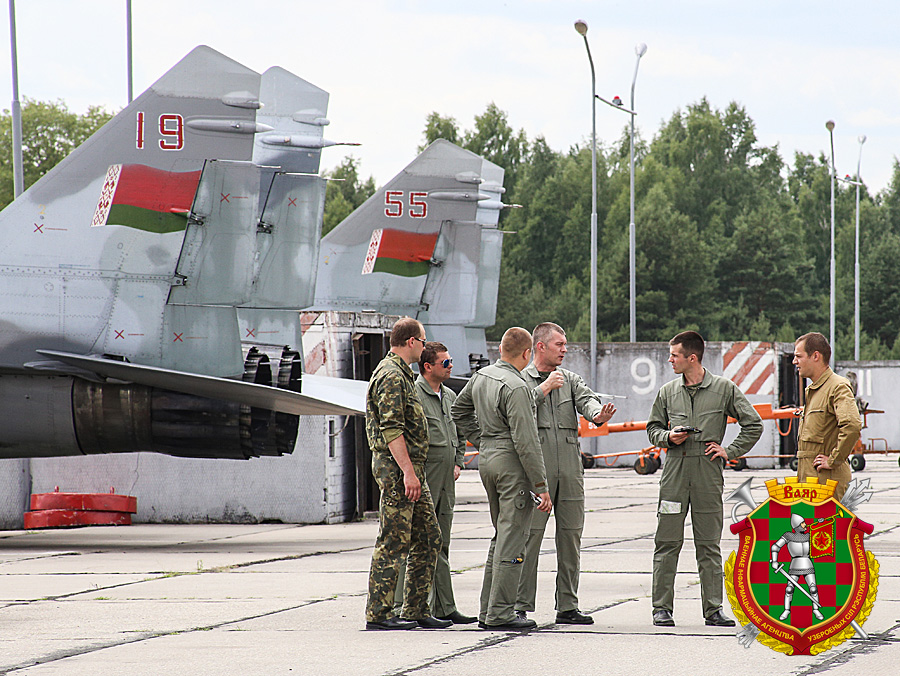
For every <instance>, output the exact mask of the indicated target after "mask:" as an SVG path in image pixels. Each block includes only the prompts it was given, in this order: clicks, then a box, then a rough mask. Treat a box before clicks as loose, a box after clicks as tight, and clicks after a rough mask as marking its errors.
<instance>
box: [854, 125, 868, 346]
mask: <svg viewBox="0 0 900 676" xmlns="http://www.w3.org/2000/svg"><path fill="white" fill-rule="evenodd" d="M865 142H866V137H865V135H862V136H860V137H859V159H858V160H857V161H856V260H855V262H854V268H853V281H854V290H853V301H854V304H853V311H854V316H853V319H854V327H853V330H854V332H855V335H854V339H855V340H854V343H853V359H854V360H855V361H859V187H860V185H862V176H861V175H860V168H861V167H862V147H863V143H865Z"/></svg>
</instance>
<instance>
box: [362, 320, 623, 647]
mask: <svg viewBox="0 0 900 676" xmlns="http://www.w3.org/2000/svg"><path fill="white" fill-rule="evenodd" d="M532 352H534V361H533V363H532ZM565 353H566V337H565V332H564V331H563V329H562V328H561V327H559V326H557V325H556V324H549V323H547V324H541V325H539V326H538V327H537V328H536V329H535V335H534V337H532V335H531V334H529V333H528V331H526V330H524V329H520V328H512V329H510V330H509V331H507V332H506V333H505V334H504V336H503V339H502V340H501V342H500V359H499V360H498V361H497V362H496V363H495V364H492V365H490V366H487V367H485V368H483V369H481V370H480V371H478V373H476V374H475V376H473V378H472V379H471V380H470V381H469V383H468V384H467V385H466V387H465V388H464V389H463V390H462V392H461V393H460V396H459V398H458V399H457V398H456V397H455V396H454V394H453V392H452V391H451V390H450V389H449V388H447V387H446V386H444V385H443V382H444V381H445V380H446V379H447V378H448V377H449V376H450V372H451V369H452V359H451V357H450V355H449V354H448V352H447V348H446V347H445V346H443V345H441V344H440V343H432V342H428V341H427V340H426V337H425V331H424V328H423V327H422V325H421V324H420V323H419V322H418V321H416V320H414V319H410V318H403V319H401V320H399V321H398V322H397V323H396V324H395V325H394V328H393V330H392V332H391V351H390V352H389V353H388V355H387V356H386V357H385V358H384V359H383V360H382V361H381V363H380V364H379V365H378V366H377V367H376V369H375V372H374V373H373V375H372V378H371V380H370V382H369V390H368V393H367V397H366V434H367V438H368V442H369V446H370V448H371V449H372V470H373V474H374V476H375V480H376V482H377V483H378V486H379V488H380V489H381V502H380V510H379V514H380V528H379V534H378V538H377V539H376V542H375V549H374V551H373V554H372V566H371V569H370V574H369V595H368V602H367V607H366V628H367V629H412V628H414V627H422V628H443V627H448V626H450V625H451V624H466V623H470V622H474V621H475V620H476V618H474V617H468V616H465V615H463V614H461V613H460V612H459V611H458V610H457V609H456V606H455V602H454V600H453V591H452V586H451V583H450V569H449V562H448V559H447V556H448V550H449V540H450V527H451V524H452V518H453V505H454V501H455V500H454V491H453V483H452V481H453V480H455V479H456V478H458V476H459V471H460V469H461V467H462V461H463V455H464V453H463V451H464V447H465V440H466V439H468V440H469V441H471V442H472V443H473V445H475V446H476V447H478V449H479V472H480V474H481V478H482V482H483V483H484V486H485V490H486V492H487V494H488V501H489V504H490V512H491V522H492V524H493V526H494V537H493V538H492V539H491V546H490V549H489V552H488V559H487V563H486V565H485V574H484V584H483V586H482V593H481V605H480V609H479V614H478V618H477V620H478V624H479V626H480V627H482V628H489V629H530V628H533V627H534V626H536V624H535V622H534V620H531V619H528V617H527V613H528V612H529V611H533V610H534V602H535V594H536V584H537V557H538V553H539V551H540V543H541V539H542V537H543V534H544V529H545V528H546V524H547V516H546V515H547V514H549V512H550V510H551V509H552V508H553V505H554V504H556V516H557V536H556V539H557V552H558V564H559V565H558V574H557V591H556V607H557V622H559V623H568V624H591V623H593V618H591V617H590V616H589V615H584V614H582V613H581V612H580V611H579V609H578V598H577V593H578V576H579V570H580V545H581V532H582V529H583V526H584V482H583V473H584V469H583V466H582V464H581V455H580V452H579V447H578V414H579V413H580V414H582V415H584V416H585V417H587V418H588V419H590V420H593V421H594V422H595V423H596V424H602V423H604V422H606V421H608V420H609V419H610V418H611V417H612V415H613V414H614V413H615V407H614V406H613V405H612V404H605V405H603V404H600V403H599V402H598V401H597V398H596V396H595V395H594V393H593V392H591V391H590V390H589V389H588V388H587V386H586V385H585V384H584V381H583V380H582V379H581V377H580V376H578V375H577V374H574V373H572V372H570V371H566V370H564V369H561V368H559V366H560V364H561V363H562V360H563V358H564V357H565ZM414 361H417V362H418V363H419V376H418V379H416V378H415V376H414V374H413V372H412V369H411V368H410V366H409V365H410V364H411V363H413V362H414ZM529 364H530V365H529ZM448 468H452V469H448ZM451 479H452V480H451ZM535 504H536V505H537V509H538V516H537V518H536V519H534V520H533V519H532V516H533V511H534V507H535ZM404 562H406V567H405V573H404V571H403V568H404ZM401 573H403V574H401ZM401 598H402V599H403V601H402V607H401V606H400V601H399V599H401ZM398 610H399V612H398Z"/></svg>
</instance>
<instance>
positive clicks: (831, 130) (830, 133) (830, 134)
mask: <svg viewBox="0 0 900 676" xmlns="http://www.w3.org/2000/svg"><path fill="white" fill-rule="evenodd" d="M825 128H826V129H827V130H828V138H829V139H830V141H831V176H830V180H831V292H830V300H829V317H828V328H829V338H828V340H829V342H830V343H831V363H832V364H833V363H835V362H837V358H836V357H835V352H836V351H837V350H836V349H835V348H836V347H837V346H836V345H835V344H834V277H835V274H834V179H835V175H836V174H835V169H834V120H828V122H826V123H825Z"/></svg>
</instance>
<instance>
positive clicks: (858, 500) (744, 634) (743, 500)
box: [725, 478, 872, 648]
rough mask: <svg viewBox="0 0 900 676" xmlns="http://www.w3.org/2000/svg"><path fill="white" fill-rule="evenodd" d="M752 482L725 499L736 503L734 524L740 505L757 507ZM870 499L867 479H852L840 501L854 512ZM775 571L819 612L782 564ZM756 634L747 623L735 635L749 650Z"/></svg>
mask: <svg viewBox="0 0 900 676" xmlns="http://www.w3.org/2000/svg"><path fill="white" fill-rule="evenodd" d="M752 481H753V479H752V478H750V479H747V480H746V481H745V482H744V483H742V484H741V485H740V486H738V487H737V488H735V489H734V490H733V491H732V492H731V493H730V494H729V495H728V497H726V498H725V501H726V502H728V501H731V500H734V501H735V503H736V504H735V505H734V506H733V507H732V508H731V520H732V522H734V523H737V522H738V521H740V519H739V518H738V517H737V510H738V507H740V506H741V505H745V506H746V507H748V508H749V509H750V511H751V512H752V511H753V510H754V509H756V507H757V504H756V500H754V499H753V495H752V494H751V493H750V484H751V483H752ZM871 497H872V490H871V489H870V488H869V479H865V480H864V481H860V480H859V479H854V480H853V481H851V482H850V485H849V486H848V487H847V492H846V493H845V494H844V498H843V500H841V502H842V503H843V505H844V506H845V507H847V509H849V510H850V511H854V510H855V509H856V507H857V506H859V505H861V504H862V503H864V502H867V501H868V500H869V498H871ZM842 514H843V512H842ZM830 518H831V520H832V521H833V520H834V517H830ZM823 522H824V521H823ZM776 563H777V562H776ZM775 570H777V571H778V572H779V573H781V574H782V575H784V576H785V577H786V578H787V579H788V580H790V581H791V584H793V585H794V587H795V588H796V589H799V590H800V591H801V592H803V593H804V594H805V595H806V597H807V598H808V599H809V600H810V601H812V603H813V607H814V608H815V609H816V610H819V609H820V608H821V607H822V605H821V604H820V603H819V602H818V601H816V600H815V599H814V598H813V597H812V594H810V593H809V592H808V591H806V589H804V588H803V587H801V586H800V578H799V577H794V576H793V575H791V574H790V573H789V572H787V571H786V570H785V569H784V564H783V563H778V565H777V566H776V567H775ZM850 626H851V627H853V629H854V630H856V638H858V639H862V640H868V638H869V635H868V634H867V633H866V631H865V630H864V629H863V628H862V627H861V626H859V624H858V623H857V622H856V620H853V621H852V622H850ZM758 634H759V629H758V628H757V627H756V625H754V624H753V623H752V622H748V623H747V624H746V625H745V626H744V627H743V629H741V631H739V632H738V633H737V638H738V641H740V644H741V645H742V646H744V647H745V648H749V647H750V645H751V644H752V643H753V641H754V640H755V639H756V637H757V635H758Z"/></svg>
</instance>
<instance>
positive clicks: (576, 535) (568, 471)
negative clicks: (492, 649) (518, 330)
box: [516, 322, 616, 624]
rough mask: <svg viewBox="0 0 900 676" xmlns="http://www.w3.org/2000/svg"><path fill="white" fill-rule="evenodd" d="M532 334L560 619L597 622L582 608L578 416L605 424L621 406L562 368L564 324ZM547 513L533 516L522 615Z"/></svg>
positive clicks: (530, 373) (533, 588) (529, 371)
mask: <svg viewBox="0 0 900 676" xmlns="http://www.w3.org/2000/svg"><path fill="white" fill-rule="evenodd" d="M533 336H534V361H532V362H531V364H530V365H529V366H528V367H527V368H526V369H525V370H524V371H523V372H522V375H523V376H524V378H525V382H526V383H528V385H529V387H530V388H531V390H532V393H533V395H534V400H535V403H536V404H537V427H538V436H539V437H540V440H541V451H542V453H543V456H544V466H545V467H546V469H547V483H548V486H549V488H550V498H551V499H552V500H553V512H554V515H555V516H556V562H557V566H556V622H557V624H593V623H594V618H593V617H591V616H590V615H585V614H584V613H582V612H581V611H580V610H579V609H578V578H579V576H580V574H581V533H582V531H583V530H584V465H582V464H581V449H580V447H579V445H578V415H579V414H581V415H583V416H584V417H585V418H587V419H588V420H590V421H591V422H593V423H594V424H595V425H602V424H603V423H605V422H607V421H608V420H609V419H610V418H612V416H613V414H614V413H615V412H616V408H615V406H613V405H612V404H611V403H610V404H601V403H600V402H599V401H598V400H597V397H596V396H595V395H594V393H593V392H592V391H591V390H590V389H589V388H588V386H587V385H585V383H584V380H583V379H582V378H581V376H579V375H578V374H577V373H573V372H572V371H567V370H566V369H564V368H561V367H560V365H561V364H562V362H563V359H564V358H565V356H566V343H567V341H566V332H565V331H563V329H562V327H560V326H559V325H557V324H553V323H552V322H544V323H543V324H538V325H537V326H536V327H535V329H534V334H533ZM548 516H549V515H548V514H545V513H543V512H538V513H536V514H535V515H534V518H532V520H531V531H530V532H529V534H528V543H527V545H526V548H525V565H524V566H523V567H522V577H520V578H519V590H518V595H517V598H516V614H517V615H518V616H519V617H526V616H527V615H526V613H527V612H529V611H533V610H534V603H535V597H536V596H537V568H538V554H540V551H541V540H542V539H543V537H544V530H545V529H546V528H547V517H548Z"/></svg>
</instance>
